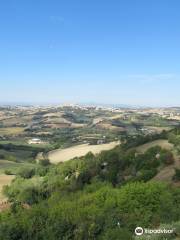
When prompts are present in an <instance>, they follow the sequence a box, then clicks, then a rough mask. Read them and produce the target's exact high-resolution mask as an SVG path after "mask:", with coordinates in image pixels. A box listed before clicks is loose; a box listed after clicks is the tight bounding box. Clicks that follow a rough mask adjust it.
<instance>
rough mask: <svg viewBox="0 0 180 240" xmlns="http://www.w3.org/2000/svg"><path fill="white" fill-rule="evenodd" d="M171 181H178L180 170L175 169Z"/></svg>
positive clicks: (179, 179)
mask: <svg viewBox="0 0 180 240" xmlns="http://www.w3.org/2000/svg"><path fill="white" fill-rule="evenodd" d="M173 180H175V181H180V169H178V168H176V169H175V175H174V177H173Z"/></svg>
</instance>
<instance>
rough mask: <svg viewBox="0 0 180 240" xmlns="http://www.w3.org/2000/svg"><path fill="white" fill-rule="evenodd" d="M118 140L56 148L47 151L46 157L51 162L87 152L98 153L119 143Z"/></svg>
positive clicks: (66, 159) (65, 159)
mask: <svg viewBox="0 0 180 240" xmlns="http://www.w3.org/2000/svg"><path fill="white" fill-rule="evenodd" d="M119 144H120V143H119V142H111V143H107V144H100V145H89V144H81V145H77V146H73V147H70V148H65V149H58V150H54V151H51V152H49V154H48V158H49V160H50V161H51V162H52V163H59V162H65V161H68V160H70V159H73V158H75V157H81V156H84V155H86V154H87V153H88V152H92V153H93V154H98V153H100V152H102V151H104V150H110V149H113V148H114V147H116V146H117V145H119Z"/></svg>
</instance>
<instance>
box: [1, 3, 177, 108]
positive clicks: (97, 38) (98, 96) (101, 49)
mask: <svg viewBox="0 0 180 240" xmlns="http://www.w3.org/2000/svg"><path fill="white" fill-rule="evenodd" d="M179 12H180V1H179V0H146V1H145V0H89V1H88V0H86V1H84V0H26V1H24V0H2V1H0V103H34V104H35V103H44V104H49V103H62V102H63V103H110V104H126V105H136V106H180V94H179V90H180V27H179V26H180V14H179Z"/></svg>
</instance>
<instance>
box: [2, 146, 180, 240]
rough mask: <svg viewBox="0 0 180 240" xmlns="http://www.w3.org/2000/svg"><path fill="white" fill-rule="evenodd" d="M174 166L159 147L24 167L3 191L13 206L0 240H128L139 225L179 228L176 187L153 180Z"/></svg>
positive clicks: (179, 192) (179, 201)
mask: <svg viewBox="0 0 180 240" xmlns="http://www.w3.org/2000/svg"><path fill="white" fill-rule="evenodd" d="M173 162H174V159H173V154H172V153H171V152H170V151H168V150H164V149H161V147H158V146H157V147H153V148H150V149H149V150H147V151H146V152H145V153H138V152H136V149H135V148H128V150H127V148H126V147H125V146H122V147H116V148H115V149H113V150H110V151H106V152H102V153H101V154H99V155H98V156H94V155H93V154H92V153H88V154H87V155H86V156H85V157H82V158H77V159H74V160H71V161H68V162H66V163H61V164H59V165H57V166H54V165H49V162H48V161H47V160H46V161H44V162H43V163H41V164H39V167H38V168H35V169H28V170H27V169H23V170H21V171H20V172H19V174H18V176H17V177H16V179H15V180H14V181H13V183H12V184H11V186H9V187H6V188H5V190H4V191H5V193H6V195H7V196H8V197H9V199H10V201H11V203H12V205H11V209H10V210H8V211H5V212H3V213H2V214H1V215H0V239H2V240H20V239H22V240H28V239H29V240H30V239H35V240H41V239H42V240H57V239H60V240H61V239H62V240H67V239H69V240H70V239H75V240H86V239H97V240H98V239H99V240H109V239H112V240H113V239H114V240H119V239H120V240H121V239H122V240H128V239H129V240H131V239H135V235H134V229H135V228H136V227H137V226H142V227H146V228H157V227H159V226H162V225H164V224H165V225H171V224H174V225H175V224H176V225H177V226H179V225H178V224H179V223H178V221H179V219H180V208H179V205H180V189H178V188H176V187H173V186H170V185H167V184H165V183H159V182H155V181H153V177H154V176H155V175H156V174H157V173H158V171H159V169H161V168H162V167H164V166H168V165H171V164H172V163H173ZM150 180H151V181H150ZM27 206H28V207H27ZM175 234H176V235H178V234H179V233H178V232H176V233H175ZM175 237H176V236H175V235H173V236H171V238H170V239H175ZM159 239H160V238H159ZM161 239H163V238H161Z"/></svg>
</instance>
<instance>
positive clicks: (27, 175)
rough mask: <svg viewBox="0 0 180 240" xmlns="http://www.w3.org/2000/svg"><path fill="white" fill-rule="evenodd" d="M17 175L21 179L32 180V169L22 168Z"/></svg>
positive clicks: (33, 170) (33, 173)
mask: <svg viewBox="0 0 180 240" xmlns="http://www.w3.org/2000/svg"><path fill="white" fill-rule="evenodd" d="M18 175H19V176H20V177H22V178H32V177H33V176H34V175H35V169H34V168H22V169H21V170H20V171H19V173H18Z"/></svg>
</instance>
